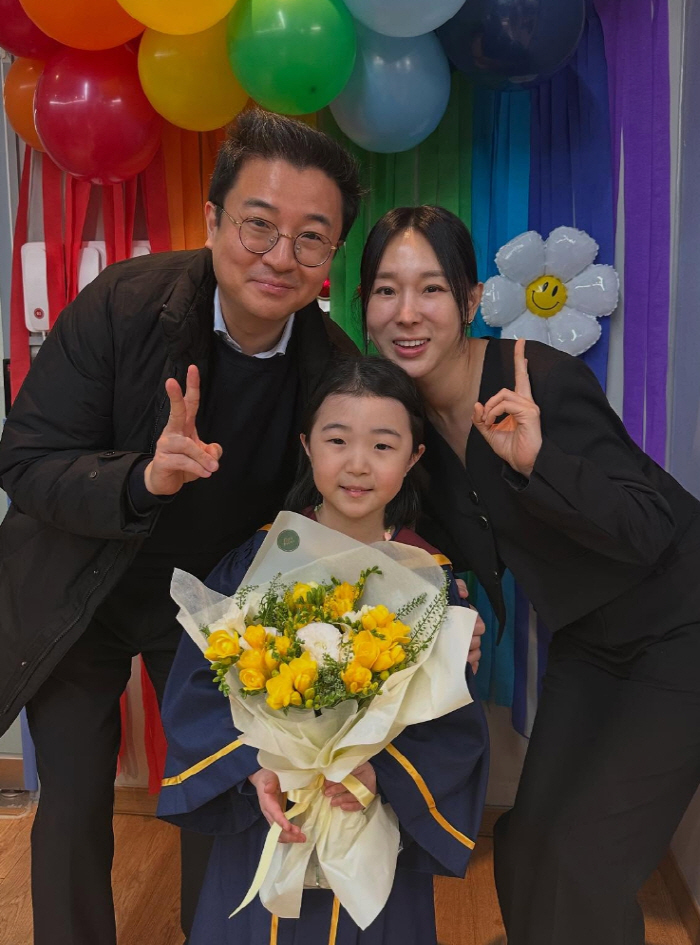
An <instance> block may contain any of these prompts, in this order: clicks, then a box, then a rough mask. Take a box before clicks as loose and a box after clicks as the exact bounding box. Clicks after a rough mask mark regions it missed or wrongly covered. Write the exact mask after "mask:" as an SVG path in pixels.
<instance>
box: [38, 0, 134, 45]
mask: <svg viewBox="0 0 700 945" xmlns="http://www.w3.org/2000/svg"><path fill="white" fill-rule="evenodd" d="M20 3H21V4H22V6H23V7H24V11H25V13H27V15H28V16H29V17H30V19H32V20H33V21H34V23H35V25H36V26H38V27H39V29H41V30H43V31H44V32H45V33H46V34H47V35H49V36H51V37H52V38H53V39H57V40H58V41H59V43H65V45H66V46H73V47H74V48H75V49H111V48H112V47H113V46H121V44H122V43H126V42H128V41H129V40H130V39H133V38H134V36H138V35H139V33H142V32H143V30H144V26H143V23H139V22H138V20H135V19H134V18H133V17H131V16H129V14H128V13H127V12H126V10H124V8H123V7H121V6H120V5H119V4H118V3H117V0H20Z"/></svg>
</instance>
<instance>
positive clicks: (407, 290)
mask: <svg viewBox="0 0 700 945" xmlns="http://www.w3.org/2000/svg"><path fill="white" fill-rule="evenodd" d="M366 314H367V328H368V330H369V335H370V337H371V339H372V341H373V342H374V344H375V345H376V346H377V349H378V350H379V352H380V353H381V354H382V355H383V356H384V357H385V358H388V359H389V360H390V361H393V362H394V363H395V364H398V365H399V366H400V367H402V368H403V369H404V371H406V373H407V374H410V375H411V377H413V378H415V379H416V380H418V379H420V378H424V377H427V376H428V375H429V374H431V373H432V372H433V371H435V370H436V368H438V367H439V365H440V363H441V362H444V360H445V358H447V357H454V356H455V354H457V353H458V352H459V349H460V339H461V338H462V325H461V320H460V313H459V308H458V307H457V303H456V301H455V298H454V296H453V294H452V290H451V289H450V285H449V283H448V281H447V279H446V278H445V274H444V272H443V270H442V266H441V265H440V263H439V261H438V258H437V256H436V255H435V251H434V250H433V248H432V246H431V245H430V243H429V242H428V241H427V240H426V238H425V237H424V236H423V235H422V234H421V233H418V232H417V231H416V230H404V232H403V233H399V234H398V235H397V236H395V237H394V238H393V239H392V240H391V241H390V242H389V243H388V244H387V247H386V249H385V250H384V255H383V256H382V260H381V262H380V264H379V268H378V269H377V275H376V278H375V280H374V285H373V286H372V291H371V295H370V300H369V304H368V306H367V313H366Z"/></svg>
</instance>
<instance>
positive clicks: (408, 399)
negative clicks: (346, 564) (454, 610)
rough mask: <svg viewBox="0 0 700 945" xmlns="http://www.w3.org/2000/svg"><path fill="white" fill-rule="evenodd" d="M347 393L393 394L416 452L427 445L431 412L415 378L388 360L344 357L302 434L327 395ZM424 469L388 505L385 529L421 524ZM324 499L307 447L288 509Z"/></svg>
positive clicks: (316, 398)
mask: <svg viewBox="0 0 700 945" xmlns="http://www.w3.org/2000/svg"><path fill="white" fill-rule="evenodd" d="M334 394H347V395H349V396H351V397H390V398H391V399H392V400H398V402H399V403H400V404H402V405H403V406H404V407H405V408H406V412H407V414H408V420H409V424H410V427H411V437H412V440H413V442H412V446H411V452H412V453H416V452H417V451H418V448H419V447H420V445H421V444H422V443H423V433H424V427H425V416H424V412H423V402H422V401H421V398H420V394H419V393H418V389H417V388H416V385H415V383H414V382H413V379H412V378H411V377H410V376H409V375H408V374H406V372H405V371H403V370H401V368H400V367H398V365H396V364H393V363H392V362H391V361H387V360H386V359H384V358H376V357H364V358H357V357H338V358H337V359H336V360H334V361H333V362H332V363H331V365H330V366H329V368H328V369H327V370H326V373H325V374H324V376H323V378H322V380H321V382H320V384H319V386H318V387H317V388H316V390H315V392H314V394H313V395H312V397H311V399H310V401H309V403H308V406H307V408H306V412H305V415H304V419H303V422H302V433H303V434H304V435H305V436H306V437H307V439H308V437H309V436H310V434H311V430H312V429H313V425H314V423H315V422H316V416H317V414H318V412H319V410H320V409H321V405H322V404H323V402H324V400H326V398H327V397H331V396H332V395H334ZM417 476H418V469H417V466H413V467H412V468H411V469H410V470H409V472H408V473H407V475H406V478H405V479H404V481H403V485H402V486H401V491H400V492H399V493H398V495H396V496H394V498H393V499H392V500H391V502H390V503H389V504H388V505H387V507H386V514H385V527H386V528H397V529H398V528H403V527H405V526H409V527H410V526H411V525H413V524H414V523H415V520H416V517H417V514H418V511H419V500H418V495H419V487H418V482H417ZM321 501H322V497H321V494H320V493H319V491H318V489H317V488H316V483H315V482H314V474H313V470H312V469H311V463H310V461H309V457H308V456H307V455H306V451H305V450H302V451H301V454H300V457H299V470H298V472H297V480H296V483H295V484H294V486H293V487H292V489H291V491H290V493H289V495H288V496H287V499H286V501H285V505H284V507H285V508H286V509H289V510H290V511H292V512H303V511H304V509H307V508H308V507H309V506H315V505H318V504H319V502H321Z"/></svg>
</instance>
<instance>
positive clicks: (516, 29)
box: [437, 0, 586, 91]
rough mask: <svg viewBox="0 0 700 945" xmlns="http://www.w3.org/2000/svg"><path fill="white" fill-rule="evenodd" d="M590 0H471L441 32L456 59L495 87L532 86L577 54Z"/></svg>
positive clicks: (468, 71) (465, 70)
mask: <svg viewBox="0 0 700 945" xmlns="http://www.w3.org/2000/svg"><path fill="white" fill-rule="evenodd" d="M585 19H586V3H585V0H467V3H465V4H464V6H463V7H462V8H461V10H460V11H459V12H458V13H457V14H456V16H454V17H452V19H451V20H448V21H447V23H445V24H444V25H443V26H441V27H440V28H439V29H438V31H437V34H438V36H439V37H440V42H441V43H442V45H443V48H444V50H445V52H446V53H447V55H448V57H449V59H450V61H451V62H452V63H453V64H454V65H455V66H456V67H457V69H459V71H460V72H463V73H464V74H465V75H467V76H469V78H470V79H472V80H473V81H474V82H477V83H479V84H480V85H486V86H488V87H489V88H492V89H501V90H509V91H513V90H517V89H527V88H532V86H534V85H537V83H538V82H542V81H543V80H544V79H548V78H549V77H550V76H551V75H553V74H554V73H555V72H557V71H558V70H559V69H561V67H562V66H563V65H565V64H566V62H567V60H568V59H570V57H571V56H572V55H573V54H574V52H575V51H576V47H577V46H578V44H579V40H580V39H581V34H582V33H583V26H584V23H585Z"/></svg>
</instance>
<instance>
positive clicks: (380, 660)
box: [370, 650, 394, 673]
mask: <svg viewBox="0 0 700 945" xmlns="http://www.w3.org/2000/svg"><path fill="white" fill-rule="evenodd" d="M393 665H394V660H393V659H392V656H391V650H385V651H384V652H383V653H380V654H379V656H378V657H377V658H376V660H375V661H374V662H373V663H372V666H371V667H370V669H371V670H372V672H373V673H383V672H384V670H385V669H391V667H392V666H393Z"/></svg>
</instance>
